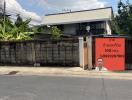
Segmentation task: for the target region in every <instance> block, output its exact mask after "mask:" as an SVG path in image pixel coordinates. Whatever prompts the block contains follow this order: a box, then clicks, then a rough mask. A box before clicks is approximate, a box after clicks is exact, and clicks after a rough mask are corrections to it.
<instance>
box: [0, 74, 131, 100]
mask: <svg viewBox="0 0 132 100" xmlns="http://www.w3.org/2000/svg"><path fill="white" fill-rule="evenodd" d="M0 100H132V81H131V80H112V79H103V78H99V79H97V78H87V77H66V76H65V77H64V76H6V75H1V76H0Z"/></svg>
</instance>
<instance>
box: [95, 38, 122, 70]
mask: <svg viewBox="0 0 132 100" xmlns="http://www.w3.org/2000/svg"><path fill="white" fill-rule="evenodd" d="M95 53H96V54H95V55H96V57H95V61H96V66H98V59H102V60H103V67H105V68H106V69H107V70H111V71H121V70H125V39H124V38H96V44H95Z"/></svg>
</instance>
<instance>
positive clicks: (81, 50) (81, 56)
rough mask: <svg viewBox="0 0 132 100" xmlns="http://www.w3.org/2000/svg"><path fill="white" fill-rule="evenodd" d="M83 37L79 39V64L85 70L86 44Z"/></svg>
mask: <svg viewBox="0 0 132 100" xmlns="http://www.w3.org/2000/svg"><path fill="white" fill-rule="evenodd" d="M83 41H84V40H83V37H79V64H80V67H82V68H83V69H84V42H83Z"/></svg>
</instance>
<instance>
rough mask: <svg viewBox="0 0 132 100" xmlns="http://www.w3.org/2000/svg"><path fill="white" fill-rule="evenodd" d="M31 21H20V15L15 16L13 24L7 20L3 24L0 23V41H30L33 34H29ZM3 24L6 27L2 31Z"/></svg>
mask: <svg viewBox="0 0 132 100" xmlns="http://www.w3.org/2000/svg"><path fill="white" fill-rule="evenodd" d="M30 21H31V19H26V20H25V21H23V20H22V18H21V17H20V15H17V20H16V21H15V23H14V24H13V23H12V22H11V20H10V19H9V18H6V21H5V22H2V23H0V40H3V41H9V40H29V39H32V37H31V35H32V34H33V32H29V25H28V24H29V23H30ZM4 24H5V26H6V28H5V30H4Z"/></svg>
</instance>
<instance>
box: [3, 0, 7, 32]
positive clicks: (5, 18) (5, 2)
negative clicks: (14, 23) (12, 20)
mask: <svg viewBox="0 0 132 100" xmlns="http://www.w3.org/2000/svg"><path fill="white" fill-rule="evenodd" d="M5 21H6V2H5V0H4V25H3V26H4V33H5V27H6V26H5Z"/></svg>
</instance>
